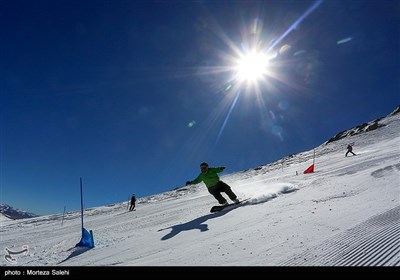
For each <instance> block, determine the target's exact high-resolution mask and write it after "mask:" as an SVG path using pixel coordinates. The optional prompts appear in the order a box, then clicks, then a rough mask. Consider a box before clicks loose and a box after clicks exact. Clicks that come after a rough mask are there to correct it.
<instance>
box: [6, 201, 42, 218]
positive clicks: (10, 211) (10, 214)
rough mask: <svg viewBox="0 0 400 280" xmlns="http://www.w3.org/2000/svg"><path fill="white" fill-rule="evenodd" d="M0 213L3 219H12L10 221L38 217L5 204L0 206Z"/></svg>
mask: <svg viewBox="0 0 400 280" xmlns="http://www.w3.org/2000/svg"><path fill="white" fill-rule="evenodd" d="M0 213H1V214H2V215H3V216H4V217H6V218H8V219H12V220H17V219H26V218H33V217H38V216H39V215H36V214H34V213H30V212H26V211H24V210H21V209H15V208H13V207H11V206H10V205H7V204H0Z"/></svg>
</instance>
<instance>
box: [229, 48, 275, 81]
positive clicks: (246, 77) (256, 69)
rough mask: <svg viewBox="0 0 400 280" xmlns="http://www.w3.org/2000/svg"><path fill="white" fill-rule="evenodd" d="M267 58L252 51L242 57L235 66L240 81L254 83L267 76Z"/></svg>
mask: <svg viewBox="0 0 400 280" xmlns="http://www.w3.org/2000/svg"><path fill="white" fill-rule="evenodd" d="M267 67H268V58H267V56H266V55H265V54H263V53H260V52H256V51H252V52H250V53H247V54H245V55H243V56H242V57H241V58H240V59H239V61H238V63H237V66H236V70H237V74H238V78H239V79H240V80H241V81H247V82H256V81H257V80H259V79H261V78H263V77H264V76H265V75H266V74H267Z"/></svg>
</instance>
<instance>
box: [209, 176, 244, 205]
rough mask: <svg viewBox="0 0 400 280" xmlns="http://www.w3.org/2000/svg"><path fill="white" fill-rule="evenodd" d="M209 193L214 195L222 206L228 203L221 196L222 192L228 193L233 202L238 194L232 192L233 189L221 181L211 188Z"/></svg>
mask: <svg viewBox="0 0 400 280" xmlns="http://www.w3.org/2000/svg"><path fill="white" fill-rule="evenodd" d="M208 192H209V193H210V194H212V195H213V196H214V197H215V199H216V200H218V202H219V203H220V204H224V203H225V202H226V199H225V198H224V197H223V196H222V195H221V193H222V192H224V193H226V194H227V195H228V197H229V199H230V200H232V201H233V200H235V199H236V198H237V196H236V194H234V193H233V191H232V190H231V187H230V186H229V185H228V184H226V183H224V182H222V181H219V182H218V183H217V184H216V185H215V186H212V187H209V188H208Z"/></svg>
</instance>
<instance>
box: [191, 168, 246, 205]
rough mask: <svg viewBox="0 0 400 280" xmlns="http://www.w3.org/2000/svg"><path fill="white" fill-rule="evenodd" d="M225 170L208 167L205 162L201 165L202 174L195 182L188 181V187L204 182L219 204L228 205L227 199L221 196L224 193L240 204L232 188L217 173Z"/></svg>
mask: <svg viewBox="0 0 400 280" xmlns="http://www.w3.org/2000/svg"><path fill="white" fill-rule="evenodd" d="M224 169H225V167H208V164H207V163H206V162H203V163H202V164H200V170H201V173H200V174H199V176H197V178H196V179H194V180H193V181H187V182H186V186H187V185H191V184H198V183H200V182H201V181H203V182H204V184H205V185H206V186H207V190H208V192H209V193H210V194H212V195H213V196H214V197H215V199H216V200H218V202H219V204H221V205H227V204H228V202H227V201H226V199H225V198H224V197H223V196H222V195H221V193H222V192H224V193H226V194H227V195H228V197H229V198H230V199H231V200H232V201H233V202H235V203H239V199H237V196H236V194H234V193H233V191H232V190H231V187H230V186H229V185H227V184H226V183H224V182H222V181H221V180H220V179H219V176H218V174H217V173H219V172H222V171H223V170H224Z"/></svg>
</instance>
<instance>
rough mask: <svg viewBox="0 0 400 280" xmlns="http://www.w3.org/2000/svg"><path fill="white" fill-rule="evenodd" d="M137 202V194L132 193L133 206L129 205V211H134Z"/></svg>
mask: <svg viewBox="0 0 400 280" xmlns="http://www.w3.org/2000/svg"><path fill="white" fill-rule="evenodd" d="M135 203H136V196H135V194H132V197H131V206H130V207H129V211H133V209H135Z"/></svg>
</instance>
